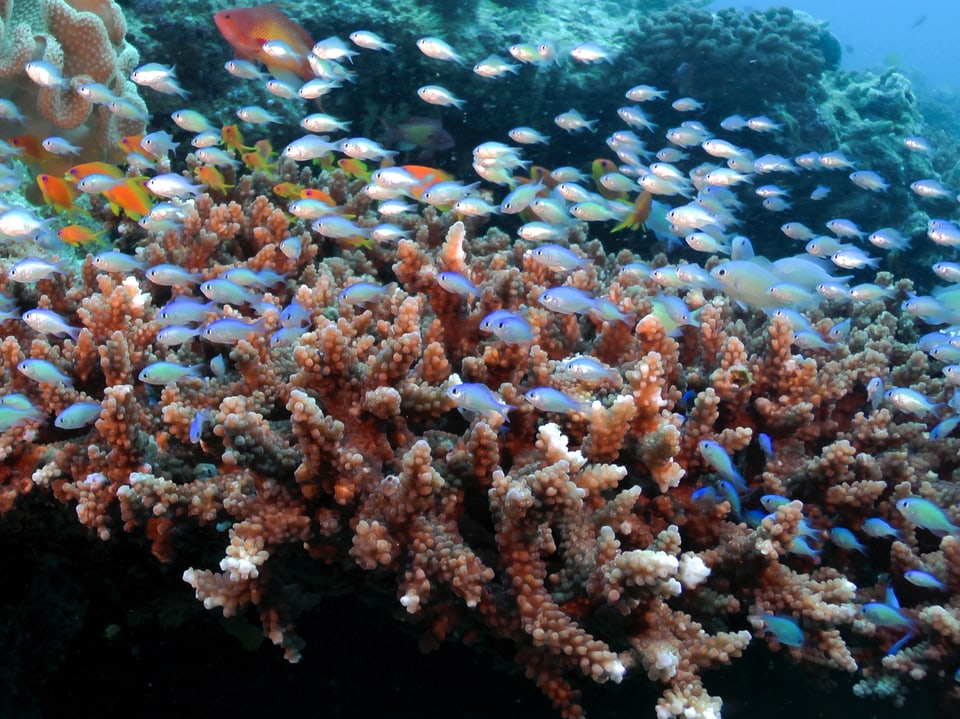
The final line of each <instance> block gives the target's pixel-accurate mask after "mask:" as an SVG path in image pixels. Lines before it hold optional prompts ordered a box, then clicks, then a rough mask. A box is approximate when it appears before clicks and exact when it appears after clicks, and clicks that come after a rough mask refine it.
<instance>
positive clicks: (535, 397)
mask: <svg viewBox="0 0 960 719" xmlns="http://www.w3.org/2000/svg"><path fill="white" fill-rule="evenodd" d="M523 398H524V399H525V400H527V402H529V403H530V404H532V405H533V406H534V407H536V408H537V409H539V410H541V411H542V412H557V413H567V412H587V411H589V410H590V406H591V403H590V402H578V401H576V400H575V399H572V398H571V397H569V396H568V395H567V394H565V393H564V392H561V391H560V390H558V389H555V388H553V387H534V388H533V389H530V390H527V391H526V392H524V394H523Z"/></svg>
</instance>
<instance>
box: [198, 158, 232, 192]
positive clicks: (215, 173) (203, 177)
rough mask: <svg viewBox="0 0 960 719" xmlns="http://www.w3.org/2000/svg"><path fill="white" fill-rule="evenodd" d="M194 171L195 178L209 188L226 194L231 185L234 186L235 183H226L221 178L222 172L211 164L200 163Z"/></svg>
mask: <svg viewBox="0 0 960 719" xmlns="http://www.w3.org/2000/svg"><path fill="white" fill-rule="evenodd" d="M195 173H196V175H197V179H198V180H200V182H202V183H203V184H204V185H206V186H207V187H209V188H210V189H211V190H216V191H217V192H222V193H224V194H226V192H227V190H229V189H230V188H231V187H236V185H228V184H227V181H226V180H225V179H223V173H222V172H220V170H218V169H217V168H216V167H214V166H213V165H200V167H198V168H197V169H196V170H195Z"/></svg>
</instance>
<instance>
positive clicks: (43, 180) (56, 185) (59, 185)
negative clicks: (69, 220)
mask: <svg viewBox="0 0 960 719" xmlns="http://www.w3.org/2000/svg"><path fill="white" fill-rule="evenodd" d="M37 187H39V188H40V193H41V194H42V195H43V200H44V202H46V203H47V204H48V205H51V206H52V207H53V208H54V209H55V210H61V211H64V210H69V209H70V208H71V207H73V201H74V200H75V199H76V198H77V191H76V190H75V189H74V188H73V187H72V186H71V185H70V184H69V183H67V182H66V181H65V180H62V179H60V178H59V177H54V176H53V175H37Z"/></svg>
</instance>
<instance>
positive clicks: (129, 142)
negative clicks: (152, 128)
mask: <svg viewBox="0 0 960 719" xmlns="http://www.w3.org/2000/svg"><path fill="white" fill-rule="evenodd" d="M142 139H143V134H140V135H127V136H126V137H121V138H120V142H118V143H117V144H118V145H120V149H121V150H123V151H124V152H125V153H127V154H129V153H131V152H142V153H143V154H144V155H146V156H147V157H149V158H151V159H154V160H155V159H157V156H156V155H154V154H153V153H152V152H150V151H149V150H148V149H147V148H145V147H144V146H143V145H141V144H140V140H142Z"/></svg>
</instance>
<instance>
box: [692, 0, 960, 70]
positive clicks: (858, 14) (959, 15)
mask: <svg viewBox="0 0 960 719" xmlns="http://www.w3.org/2000/svg"><path fill="white" fill-rule="evenodd" d="M785 4H787V5H789V7H791V8H793V9H795V10H801V11H803V12H806V13H809V14H810V15H811V16H813V17H814V18H816V19H818V20H824V21H827V22H828V23H829V28H830V31H831V32H832V33H833V34H834V35H835V36H836V37H837V39H838V40H839V41H840V44H841V45H842V46H843V61H842V64H841V67H842V68H843V69H845V70H879V69H885V68H888V67H896V68H897V69H899V70H901V71H903V72H905V73H906V74H907V75H908V76H909V77H910V79H911V80H912V81H913V82H915V83H920V84H922V85H927V86H930V87H931V88H936V89H955V88H957V87H958V86H960V74H958V70H957V68H958V67H960V43H957V42H955V41H952V40H951V33H950V28H957V27H960V3H958V2H955V1H954V0H930V1H929V2H899V1H898V0H879V1H878V0H797V1H796V2H791V3H783V2H776V1H773V2H767V1H764V0H760V1H759V2H729V0H721V1H720V2H714V3H713V4H712V5H710V9H711V10H718V9H720V8H726V7H735V8H743V9H745V10H746V9H757V10H763V9H766V8H771V7H780V6H783V5H785Z"/></svg>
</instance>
